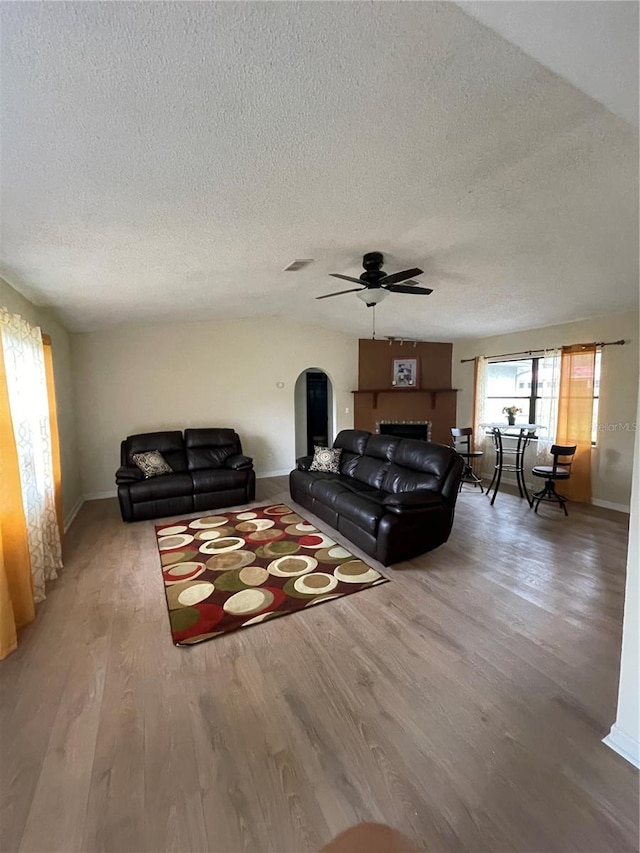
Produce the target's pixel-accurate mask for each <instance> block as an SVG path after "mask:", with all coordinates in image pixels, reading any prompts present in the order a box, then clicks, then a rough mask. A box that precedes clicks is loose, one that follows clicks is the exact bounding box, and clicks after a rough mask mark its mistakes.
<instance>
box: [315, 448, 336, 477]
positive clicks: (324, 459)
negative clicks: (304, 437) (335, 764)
mask: <svg viewBox="0 0 640 853" xmlns="http://www.w3.org/2000/svg"><path fill="white" fill-rule="evenodd" d="M341 453H342V449H341V448H340V447H335V448H331V447H314V448H313V460H312V462H311V465H310V466H309V470H310V471H324V472H325V473H327V474H339V473H340V455H341Z"/></svg>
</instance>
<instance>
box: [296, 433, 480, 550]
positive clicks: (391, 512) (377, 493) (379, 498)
mask: <svg viewBox="0 0 640 853" xmlns="http://www.w3.org/2000/svg"><path fill="white" fill-rule="evenodd" d="M333 446H334V447H339V448H341V449H342V454H341V457H340V473H339V474H327V473H323V472H318V471H310V470H309V466H310V465H311V462H312V457H311V456H305V457H302V458H301V459H298V467H297V468H296V469H295V470H293V471H292V472H291V474H290V475H289V486H290V489H291V497H292V498H293V500H294V501H295V502H296V503H298V504H301V505H302V506H304V507H306V508H307V509H309V510H311V512H312V513H314V515H317V516H318V517H319V518H321V519H323V521H326V522H327V523H328V524H330V525H331V526H332V527H334V528H335V529H336V530H338V531H340V533H342V534H343V535H344V536H346V538H347V539H349V540H350V541H351V542H353V543H354V544H355V545H357V546H358V547H359V548H361V549H362V550H363V551H365V552H366V553H367V554H370V555H371V556H372V557H375V559H376V560H379V561H380V562H381V563H382V564H383V565H385V566H388V565H391V564H392V563H399V562H400V561H402V560H408V559H410V558H411V557H415V556H417V555H418V554H423V553H424V552H425V551H431V550H432V549H433V548H437V547H438V545H442V544H443V542H446V541H447V539H448V538H449V533H450V532H451V526H452V524H453V516H454V508H455V504H456V499H457V497H458V487H459V485H460V480H461V478H462V473H463V470H464V460H463V459H462V457H461V456H459V455H458V454H457V453H456V451H455V450H453V448H451V447H446V446H444V445H442V444H432V443H430V442H426V441H418V440H416V439H411V438H391V437H390V436H385V435H372V434H371V433H369V432H364V431H362V430H353V429H347V430H343V431H342V432H341V433H339V434H338V436H337V438H336V440H335V441H334V443H333Z"/></svg>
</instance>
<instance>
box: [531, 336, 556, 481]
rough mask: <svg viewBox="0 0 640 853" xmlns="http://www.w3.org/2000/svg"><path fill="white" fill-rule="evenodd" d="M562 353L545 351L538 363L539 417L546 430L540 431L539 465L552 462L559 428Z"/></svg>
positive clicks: (539, 421)
mask: <svg viewBox="0 0 640 853" xmlns="http://www.w3.org/2000/svg"><path fill="white" fill-rule="evenodd" d="M560 366H561V352H560V350H559V349H549V350H545V352H544V356H543V357H542V358H541V359H540V361H539V363H538V394H539V396H540V399H539V401H538V416H537V421H538V423H539V424H544V426H545V427H546V429H541V430H539V431H538V451H537V460H536V462H537V464H538V465H546V464H548V463H550V462H551V459H552V457H551V452H550V450H551V445H552V444H555V440H556V429H557V426H558V397H559V394H560Z"/></svg>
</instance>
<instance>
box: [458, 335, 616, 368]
mask: <svg viewBox="0 0 640 853" xmlns="http://www.w3.org/2000/svg"><path fill="white" fill-rule="evenodd" d="M626 343H627V342H626V341H625V340H624V338H621V339H620V340H619V341H596V342H595V343H593V342H590V343H588V344H570V346H572V347H621V346H622V345H623V344H626ZM549 349H552V347H549ZM537 352H546V350H543V349H525V350H520V352H503V353H502V354H501V355H487V356H485V358H509V357H510V356H513V355H534V353H537ZM476 358H479V356H477V355H476V356H474V357H473V358H461V359H460V364H465V363H466V362H468V361H475V360H476Z"/></svg>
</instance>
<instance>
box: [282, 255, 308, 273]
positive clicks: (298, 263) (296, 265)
mask: <svg viewBox="0 0 640 853" xmlns="http://www.w3.org/2000/svg"><path fill="white" fill-rule="evenodd" d="M312 263H313V258H296V259H295V261H291V263H290V264H289V266H288V267H285V268H284V272H298V270H301V269H303V268H304V267H308V266H309V264H312Z"/></svg>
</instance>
